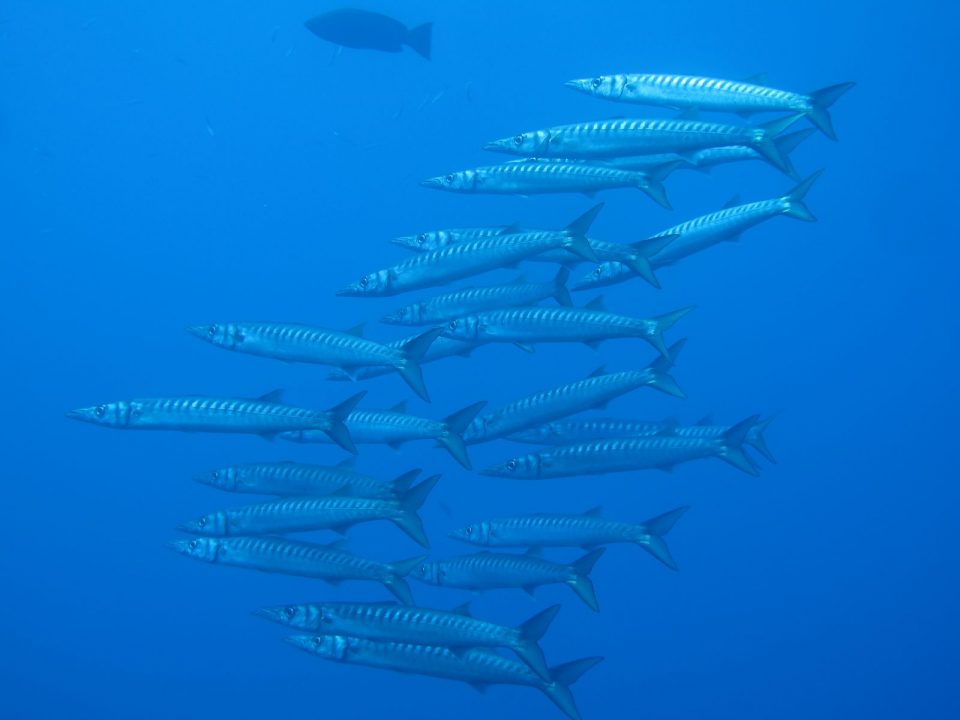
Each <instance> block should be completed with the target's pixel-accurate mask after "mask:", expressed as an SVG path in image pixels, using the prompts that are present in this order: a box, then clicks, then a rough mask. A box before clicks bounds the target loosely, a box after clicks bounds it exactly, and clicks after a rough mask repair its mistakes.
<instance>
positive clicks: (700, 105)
mask: <svg viewBox="0 0 960 720" xmlns="http://www.w3.org/2000/svg"><path fill="white" fill-rule="evenodd" d="M565 84H566V85H567V87H571V88H573V89H575V90H579V91H580V92H584V93H587V94H588V95H596V96H597V97H601V98H604V99H605V100H615V101H618V102H626V103H638V104H642V105H659V106H662V107H669V108H677V109H695V110H710V111H717V112H731V113H738V114H740V115H751V114H753V113H760V112H797V113H801V114H803V115H805V116H806V117H807V118H809V120H810V122H811V123H813V125H815V126H816V127H817V128H818V129H819V130H820V131H821V132H822V133H823V134H824V135H826V136H827V137H829V138H830V139H831V140H836V139H837V134H836V133H835V132H834V129H833V121H832V120H831V119H830V113H829V112H828V108H829V107H830V106H831V105H833V104H834V103H835V102H836V101H837V100H838V99H839V98H840V96H841V95H843V94H844V93H846V92H847V91H848V90H850V88H852V87H853V86H854V85H856V83H853V82H845V83H839V84H838V85H831V86H830V87H825V88H823V89H821V90H815V91H814V92H812V93H810V94H809V95H803V94H801V93H795V92H788V91H786V90H777V89H775V88H770V87H764V86H763V85H759V84H757V83H753V82H745V81H736V80H721V79H718V78H706V77H696V76H692V75H667V74H660V73H643V74H620V75H600V76H599V77H594V78H584V79H581V80H570V81H569V82H567V83H565Z"/></svg>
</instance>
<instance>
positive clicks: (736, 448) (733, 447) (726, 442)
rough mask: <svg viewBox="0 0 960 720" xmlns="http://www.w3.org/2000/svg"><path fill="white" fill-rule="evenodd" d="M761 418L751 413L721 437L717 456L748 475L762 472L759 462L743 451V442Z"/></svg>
mask: <svg viewBox="0 0 960 720" xmlns="http://www.w3.org/2000/svg"><path fill="white" fill-rule="evenodd" d="M759 419H760V416H759V415H751V416H750V417H748V418H747V419H746V420H741V421H740V422H738V423H737V424H736V425H734V426H733V427H731V428H730V429H729V430H727V431H726V432H725V433H724V434H723V435H722V436H721V437H720V442H721V446H720V451H719V452H718V453H717V457H719V458H720V459H721V460H724V461H726V462H728V463H730V464H731V465H733V466H734V467H735V468H737V470H742V471H743V472H745V473H747V474H748V475H759V474H760V469H759V468H758V467H757V464H756V463H755V462H754V461H753V460H752V459H751V458H750V456H749V455H747V454H746V453H745V452H744V451H743V444H744V442H746V440H747V435H748V434H749V433H750V430H751V429H752V428H753V426H754V425H756V424H757V420H759Z"/></svg>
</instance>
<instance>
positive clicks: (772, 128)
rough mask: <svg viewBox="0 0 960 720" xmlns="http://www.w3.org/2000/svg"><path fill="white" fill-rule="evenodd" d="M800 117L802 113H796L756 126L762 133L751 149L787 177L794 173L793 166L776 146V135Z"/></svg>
mask: <svg viewBox="0 0 960 720" xmlns="http://www.w3.org/2000/svg"><path fill="white" fill-rule="evenodd" d="M802 117H803V113H796V114H795V115H788V116H787V117H783V118H777V119H776V120H771V121H770V122H768V123H764V124H763V125H758V126H757V128H758V129H759V130H761V131H762V133H761V137H760V139H759V140H755V141H754V144H753V149H754V150H756V151H757V152H758V153H760V155H761V156H763V159H764V160H766V161H767V162H768V163H770V164H771V165H773V166H774V167H775V168H777V169H778V170H780V171H781V172H783V173H785V174H787V175H789V174H790V173H791V172H796V171H795V170H793V166H792V165H791V164H790V158H788V157H786V156H785V155H784V154H783V153H782V152H781V149H780V146H779V145H777V142H776V139H777V135H779V134H780V133H782V132H783V131H784V130H786V129H787V128H788V127H790V126H791V125H793V124H794V123H795V122H796V121H797V120H799V119H800V118H802Z"/></svg>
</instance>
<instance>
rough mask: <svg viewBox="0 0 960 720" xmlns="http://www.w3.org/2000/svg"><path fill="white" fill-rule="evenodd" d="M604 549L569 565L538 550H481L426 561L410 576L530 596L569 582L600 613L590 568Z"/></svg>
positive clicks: (440, 584)
mask: <svg viewBox="0 0 960 720" xmlns="http://www.w3.org/2000/svg"><path fill="white" fill-rule="evenodd" d="M603 552H604V550H603V548H600V549H598V550H594V551H592V552H589V553H587V554H586V555H584V556H583V557H582V558H580V559H579V560H576V561H574V562H572V563H570V564H569V565H563V564H560V563H555V562H550V561H549V560H544V559H543V558H541V557H539V556H538V554H537V553H536V550H533V551H531V552H528V553H527V554H526V555H507V554H503V553H490V552H482V553H475V554H473V555H461V556H459V557H455V558H451V559H449V560H431V561H427V562H424V563H422V564H421V565H420V566H419V567H417V568H416V570H414V571H412V573H411V575H410V577H412V578H413V579H415V580H419V581H421V582H424V583H427V584H428V585H437V586H440V587H450V588H459V589H461V590H477V591H480V590H495V589H505V588H520V589H522V590H525V591H526V592H527V593H528V594H530V595H532V594H533V592H534V590H536V589H537V588H538V587H540V586H541V585H557V584H561V585H567V586H569V587H570V589H572V590H573V592H575V593H576V594H577V596H578V597H579V598H580V599H581V600H583V602H584V603H586V605H587V607H589V608H590V609H591V610H593V611H595V612H598V611H599V610H600V606H599V604H598V603H597V594H596V591H595V590H594V588H593V583H592V582H591V581H590V571H591V570H593V566H594V565H595V564H596V562H597V560H599V559H600V557H601V556H602V555H603Z"/></svg>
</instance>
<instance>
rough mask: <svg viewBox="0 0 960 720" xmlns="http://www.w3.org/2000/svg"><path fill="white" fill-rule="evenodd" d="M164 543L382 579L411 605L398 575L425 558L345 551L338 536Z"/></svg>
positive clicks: (196, 552)
mask: <svg viewBox="0 0 960 720" xmlns="http://www.w3.org/2000/svg"><path fill="white" fill-rule="evenodd" d="M169 547H170V549H171V550H173V551H174V552H177V553H180V554H181V555H186V556H187V557H192V558H194V559H195V560H202V561H203V562H208V563H215V564H220V565H231V566H233V567H240V568H247V569H250V570H259V571H261V572H268V573H280V574H283V575H299V576H301V577H311V578H317V579H319V580H325V581H327V582H329V583H332V584H337V583H339V582H341V581H342V580H372V581H375V582H379V583H382V584H383V585H384V586H385V587H386V588H387V590H389V591H390V592H391V593H393V594H394V595H395V596H396V598H397V599H398V600H399V601H400V602H402V603H403V604H404V605H413V595H412V594H411V593H410V587H409V586H408V585H407V583H406V582H405V581H404V579H403V578H404V577H406V576H407V575H409V574H410V572H411V571H412V570H413V569H414V568H416V567H418V566H420V565H421V564H422V563H423V561H424V558H423V557H416V558H410V559H409V560H401V561H398V562H394V563H380V562H376V561H374V560H367V559H366V558H362V557H359V556H357V555H353V554H351V553H348V552H346V551H344V550H343V549H342V547H343V543H342V541H340V542H337V543H333V544H331V545H315V544H313V543H304V542H296V541H294V540H284V539H283V538H271V537H234V538H193V539H192V540H176V541H174V542H171V543H169Z"/></svg>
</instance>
